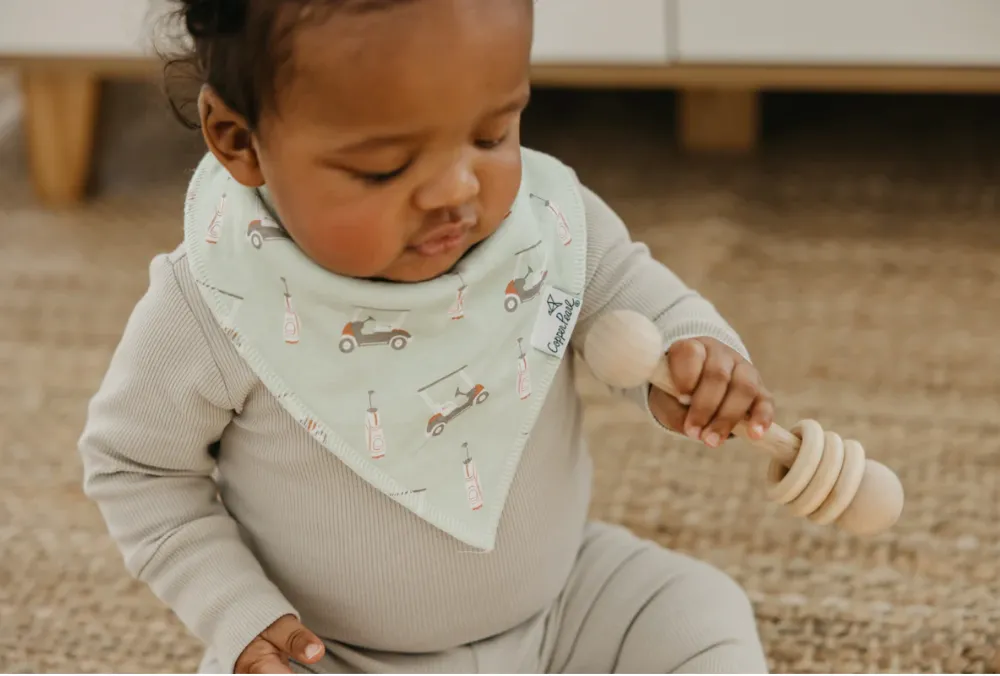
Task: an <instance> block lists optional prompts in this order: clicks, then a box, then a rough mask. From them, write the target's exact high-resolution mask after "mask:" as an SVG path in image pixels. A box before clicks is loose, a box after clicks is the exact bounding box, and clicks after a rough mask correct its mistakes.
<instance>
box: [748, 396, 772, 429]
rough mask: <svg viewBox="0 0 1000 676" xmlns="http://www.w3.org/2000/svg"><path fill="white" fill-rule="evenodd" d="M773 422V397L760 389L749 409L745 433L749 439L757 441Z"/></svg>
mask: <svg viewBox="0 0 1000 676" xmlns="http://www.w3.org/2000/svg"><path fill="white" fill-rule="evenodd" d="M773 422H774V397H772V396H771V393H770V392H768V391H767V390H766V389H765V388H763V387H761V388H760V392H758V394H757V398H756V399H754V402H753V406H752V407H751V408H750V419H749V420H748V421H747V431H748V432H749V433H750V436H751V438H753V439H759V438H761V437H762V436H763V435H764V432H766V431H767V430H768V428H770V427H771V423H773Z"/></svg>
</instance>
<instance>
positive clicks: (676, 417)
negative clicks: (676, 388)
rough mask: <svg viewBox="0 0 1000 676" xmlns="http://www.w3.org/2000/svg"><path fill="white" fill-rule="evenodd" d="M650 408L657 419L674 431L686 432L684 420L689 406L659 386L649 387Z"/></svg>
mask: <svg viewBox="0 0 1000 676" xmlns="http://www.w3.org/2000/svg"><path fill="white" fill-rule="evenodd" d="M649 410H650V411H652V413H653V415H654V416H656V419H657V420H659V421H660V423H662V424H663V425H665V426H666V427H668V428H670V429H672V430H673V431H674V432H680V433H681V434H684V421H685V420H686V419H687V413H688V409H687V406H684V405H682V404H681V403H680V402H679V401H677V400H676V399H674V398H673V397H672V396H670V395H669V394H667V393H666V392H664V391H663V390H661V389H660V388H658V387H655V386H654V387H651V388H649Z"/></svg>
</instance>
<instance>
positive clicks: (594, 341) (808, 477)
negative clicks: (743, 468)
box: [584, 310, 903, 535]
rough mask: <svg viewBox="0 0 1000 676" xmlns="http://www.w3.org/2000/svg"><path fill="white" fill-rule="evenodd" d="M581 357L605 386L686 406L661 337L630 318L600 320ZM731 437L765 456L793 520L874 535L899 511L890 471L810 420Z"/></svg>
mask: <svg viewBox="0 0 1000 676" xmlns="http://www.w3.org/2000/svg"><path fill="white" fill-rule="evenodd" d="M584 359H585V360H586V362H587V364H588V365H589V366H590V368H591V370H592V371H593V372H594V375H595V376H597V378H598V379H600V380H602V381H603V382H604V383H606V384H607V385H609V386H611V387H617V388H621V389H630V388H633V387H638V386H640V385H642V384H643V383H652V384H653V385H655V386H656V387H658V388H660V389H661V390H663V391H664V392H666V393H667V394H669V395H671V396H673V397H675V398H677V399H678V400H680V401H681V402H682V403H684V404H687V403H688V398H687V397H684V396H683V395H680V394H679V393H678V392H677V389H676V387H674V384H673V381H672V380H671V378H670V371H669V368H668V366H667V358H666V355H665V354H664V352H663V338H662V336H661V335H660V332H659V331H658V330H657V328H656V326H655V325H654V324H653V323H652V322H651V321H650V320H649V319H647V318H646V317H644V316H643V315H641V314H639V313H637V312H633V311H631V310H618V311H615V312H611V313H608V314H607V315H605V316H604V317H602V318H600V319H599V320H598V321H597V322H596V323H595V324H594V326H593V328H592V329H591V330H590V333H589V334H588V335H587V338H586V341H585V343H584ZM733 433H734V434H735V435H736V436H738V437H740V438H742V439H745V440H747V441H748V442H750V444H751V445H752V446H753V447H754V448H758V449H760V450H763V451H765V452H767V453H768V454H769V455H770V456H771V463H770V465H769V466H768V469H767V484H768V489H767V496H768V498H769V499H770V500H773V501H774V502H776V503H778V504H781V505H785V506H787V507H788V509H789V510H790V511H791V513H792V514H794V515H795V516H800V517H807V518H808V519H809V520H810V521H812V522H814V523H818V524H823V525H827V524H836V525H837V526H838V527H840V528H842V529H843V530H845V531H847V532H849V533H853V534H854V535H874V534H876V533H879V532H882V531H884V530H887V529H888V528H891V527H892V526H893V525H894V524H895V523H896V521H897V520H898V519H899V517H900V514H901V513H902V511H903V487H902V484H900V482H899V478H898V477H897V476H896V475H895V474H894V473H893V472H892V470H890V469H889V468H888V467H886V466H885V465H883V464H881V463H878V462H875V461H874V460H866V458H865V451H864V449H863V448H862V447H861V444H859V443H858V442H857V441H854V440H853V439H848V440H843V439H841V438H840V437H839V436H837V435H836V434H834V433H833V432H829V431H824V430H823V428H822V427H821V426H820V425H819V423H817V422H816V421H815V420H802V421H799V422H798V423H797V424H796V425H795V426H794V427H793V428H792V430H791V431H788V430H785V429H782V428H781V427H779V426H778V425H776V424H772V425H771V427H770V428H769V429H768V430H767V432H765V434H764V436H763V437H762V438H761V439H751V438H750V436H749V435H748V434H747V428H746V424H745V423H739V424H738V425H737V426H736V428H735V429H734V430H733Z"/></svg>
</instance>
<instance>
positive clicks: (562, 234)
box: [531, 194, 573, 246]
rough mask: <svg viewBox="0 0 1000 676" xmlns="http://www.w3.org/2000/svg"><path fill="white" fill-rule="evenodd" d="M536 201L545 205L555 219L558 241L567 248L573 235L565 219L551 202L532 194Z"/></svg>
mask: <svg viewBox="0 0 1000 676" xmlns="http://www.w3.org/2000/svg"><path fill="white" fill-rule="evenodd" d="M531 196H532V197H534V198H535V199H536V200H538V201H540V202H541V203H542V204H544V205H545V208H546V209H548V210H549V211H551V212H552V215H553V216H555V217H556V232H558V233H559V241H561V242H562V243H563V246H569V245H570V243H571V242H572V241H573V235H572V234H571V233H570V230H569V222H568V221H567V220H566V217H565V216H563V213H562V211H561V210H560V209H559V207H557V206H556V205H555V203H554V202H553V201H552V200H548V199H545V198H544V197H539V196H538V195H535V194H532V195H531Z"/></svg>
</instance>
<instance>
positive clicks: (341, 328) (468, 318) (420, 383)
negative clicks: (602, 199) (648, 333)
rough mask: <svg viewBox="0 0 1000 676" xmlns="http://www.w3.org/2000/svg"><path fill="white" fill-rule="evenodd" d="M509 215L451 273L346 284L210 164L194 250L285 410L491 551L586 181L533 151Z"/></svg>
mask: <svg viewBox="0 0 1000 676" xmlns="http://www.w3.org/2000/svg"><path fill="white" fill-rule="evenodd" d="M522 158H523V172H522V181H521V186H520V189H519V192H518V194H517V197H516V199H515V201H514V203H513V205H512V207H511V210H510V213H509V214H508V215H507V218H506V219H505V221H504V222H503V224H502V225H501V226H500V228H499V229H498V230H497V232H496V233H495V234H494V235H493V236H491V237H490V238H489V239H487V240H486V241H484V242H483V243H482V244H480V245H479V247H477V248H476V249H475V250H473V251H472V252H470V253H469V254H468V255H467V256H466V257H465V259H463V261H461V263H460V264H459V265H458V266H457V267H456V268H455V269H454V270H453V271H452V273H450V274H447V275H444V276H441V277H438V278H436V279H433V280H430V281H427V282H422V283H418V284H395V283H391V282H378V281H368V280H359V279H353V278H347V277H342V276H339V275H335V274H333V273H331V272H329V271H327V270H325V269H323V268H321V267H320V266H318V265H317V264H316V263H314V262H312V260H311V259H309V258H308V257H306V255H305V254H304V253H303V252H302V251H301V250H300V249H299V248H298V247H297V246H296V245H295V243H294V242H293V241H292V240H291V238H290V237H289V236H288V235H287V233H286V232H285V230H284V229H283V228H282V226H281V224H280V223H278V222H277V221H276V220H275V218H274V216H273V215H272V211H271V209H270V208H269V206H268V203H269V200H268V196H267V193H266V191H262V192H260V193H258V192H257V191H255V190H252V189H248V188H246V187H244V186H241V185H240V184H238V183H237V182H235V181H233V180H232V179H231V178H230V176H229V174H228V173H227V172H226V170H225V169H224V168H223V167H222V166H221V165H220V164H219V163H218V161H217V160H216V159H215V158H214V157H213V156H211V155H207V156H206V157H205V159H204V160H203V161H202V163H201V164H200V166H199V167H198V170H197V171H196V173H195V175H194V178H193V180H192V182H191V186H190V189H189V191H188V196H187V201H186V208H185V230H184V239H185V245H186V249H187V251H188V260H189V262H190V265H191V268H192V271H193V273H194V277H195V280H196V281H197V283H198V286H199V288H200V290H201V292H202V295H203V297H204V298H205V300H206V302H207V304H208V306H209V308H210V309H211V311H212V313H213V315H214V317H215V318H216V321H218V323H219V324H220V326H221V327H222V328H223V330H224V331H225V332H226V334H227V335H228V336H229V338H230V340H232V342H233V344H234V345H235V347H236V349H237V350H238V352H239V354H240V355H241V356H242V358H243V359H244V360H246V362H247V364H248V365H249V366H250V368H252V369H253V371H254V372H255V373H256V374H257V376H258V377H259V378H260V379H261V381H262V382H263V383H264V385H265V386H266V387H267V388H268V389H269V390H270V391H271V392H272V393H273V394H274V396H275V397H276V398H277V399H278V400H279V401H280V403H281V405H282V406H283V407H284V408H285V410H287V411H288V413H289V414H290V415H292V416H293V417H294V418H295V420H297V421H298V422H299V424H301V425H302V426H303V427H304V428H305V429H307V430H308V431H309V432H310V434H312V436H313V437H314V438H315V439H316V440H317V441H318V442H319V443H320V444H322V445H323V446H324V447H325V448H326V449H327V450H329V451H330V452H331V453H333V454H334V455H335V456H336V457H337V458H338V459H339V460H340V461H342V462H343V463H345V464H346V465H347V466H348V467H350V468H351V469H352V470H353V471H354V472H356V473H357V474H358V475H359V476H360V477H361V478H363V479H364V480H365V481H367V482H368V483H370V484H371V485H372V486H373V487H375V488H376V489H377V490H379V491H380V492H382V493H383V494H385V495H386V496H388V497H389V498H391V499H393V500H395V501H397V502H399V503H400V504H401V505H403V506H404V507H406V508H407V509H409V510H410V511H412V512H413V513H415V514H416V515H418V516H419V517H421V518H422V519H424V520H426V521H427V522H428V523H430V524H432V525H434V526H435V527H437V528H439V529H441V530H443V531H445V532H447V533H449V534H450V535H452V536H453V537H455V538H456V539H458V540H460V541H462V542H464V543H466V544H468V545H470V546H472V547H475V548H478V549H482V550H486V551H489V550H491V549H493V547H494V546H495V542H496V533H497V527H498V525H499V522H500V517H501V513H502V511H503V506H504V502H505V500H506V498H507V494H508V491H509V489H510V485H511V483H512V481H513V479H514V474H515V472H516V470H517V466H518V463H519V461H520V457H521V453H522V452H523V450H524V447H525V444H526V443H527V440H528V437H529V435H530V433H531V430H532V428H533V426H534V425H535V423H536V421H537V419H538V415H539V412H540V410H541V407H542V403H543V401H544V399H545V396H546V393H547V391H548V388H549V386H550V384H551V382H552V380H553V378H554V376H555V373H556V370H557V369H558V368H559V365H560V363H561V361H562V359H563V358H564V357H565V355H566V351H567V349H568V345H569V340H570V337H571V334H572V332H573V328H574V326H575V324H576V320H577V316H578V315H579V312H580V307H581V302H582V294H583V288H584V280H585V270H586V228H585V226H584V214H583V205H582V202H581V200H580V196H579V193H578V192H577V187H576V186H577V183H576V178H575V175H574V174H573V173H572V171H571V170H570V169H568V168H567V167H565V166H564V165H562V164H561V163H559V162H558V161H557V160H555V159H553V158H551V157H549V156H547V155H544V154H542V153H538V152H536V151H531V150H528V149H523V150H522Z"/></svg>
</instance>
